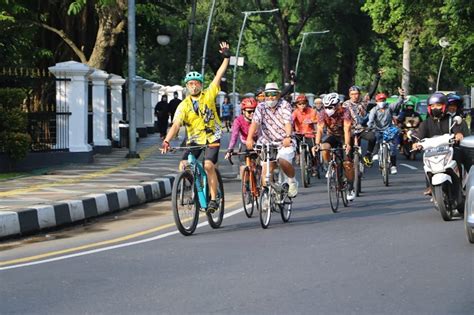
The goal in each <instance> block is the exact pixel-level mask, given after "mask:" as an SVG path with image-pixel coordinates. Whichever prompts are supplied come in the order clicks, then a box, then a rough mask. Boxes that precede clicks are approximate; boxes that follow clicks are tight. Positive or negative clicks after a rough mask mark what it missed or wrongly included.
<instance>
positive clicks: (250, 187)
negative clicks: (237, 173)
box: [229, 149, 262, 218]
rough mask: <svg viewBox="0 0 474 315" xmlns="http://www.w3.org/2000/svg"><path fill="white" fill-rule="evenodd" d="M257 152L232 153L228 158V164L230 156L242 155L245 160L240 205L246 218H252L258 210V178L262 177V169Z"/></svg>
mask: <svg viewBox="0 0 474 315" xmlns="http://www.w3.org/2000/svg"><path fill="white" fill-rule="evenodd" d="M258 154H259V150H258V149H256V150H252V151H244V152H239V153H232V154H231V157H230V158H229V162H230V164H232V165H233V164H234V163H233V162H232V155H243V156H244V158H245V167H244V169H243V170H242V176H241V178H242V189H241V193H242V204H243V207H244V212H245V215H246V216H247V217H248V218H251V217H252V214H253V211H254V209H255V207H257V208H258V199H259V196H260V190H261V189H260V178H261V175H262V167H261V166H260V162H259V157H258Z"/></svg>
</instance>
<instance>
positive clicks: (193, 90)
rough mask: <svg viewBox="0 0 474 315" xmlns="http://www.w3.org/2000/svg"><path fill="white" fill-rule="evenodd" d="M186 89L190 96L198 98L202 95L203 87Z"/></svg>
mask: <svg viewBox="0 0 474 315" xmlns="http://www.w3.org/2000/svg"><path fill="white" fill-rule="evenodd" d="M186 89H187V90H188V92H189V94H191V95H192V96H196V95H198V94H199V93H201V91H202V86H196V85H193V86H188V87H186Z"/></svg>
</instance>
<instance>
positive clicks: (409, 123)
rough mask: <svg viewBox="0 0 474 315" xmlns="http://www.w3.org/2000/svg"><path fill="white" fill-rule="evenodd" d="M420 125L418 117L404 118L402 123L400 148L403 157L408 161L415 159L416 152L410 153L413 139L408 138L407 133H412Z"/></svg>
mask: <svg viewBox="0 0 474 315" xmlns="http://www.w3.org/2000/svg"><path fill="white" fill-rule="evenodd" d="M419 125H420V118H418V117H406V118H405V120H404V121H403V123H402V124H401V129H402V132H401V141H400V147H401V151H402V153H403V155H405V157H406V158H407V159H408V160H415V159H416V153H417V152H416V151H412V150H411V147H412V145H413V139H412V138H411V137H409V136H408V134H409V133H413V132H414V131H415V130H416V129H417V128H418V126H419Z"/></svg>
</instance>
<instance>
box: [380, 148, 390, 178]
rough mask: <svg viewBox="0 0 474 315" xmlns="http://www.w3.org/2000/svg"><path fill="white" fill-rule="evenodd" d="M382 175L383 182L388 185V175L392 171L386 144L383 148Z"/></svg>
mask: <svg viewBox="0 0 474 315" xmlns="http://www.w3.org/2000/svg"><path fill="white" fill-rule="evenodd" d="M382 157H383V160H382V163H383V165H382V177H383V183H384V184H385V186H388V176H389V172H390V161H389V155H388V148H387V146H386V145H384V146H383V149H382Z"/></svg>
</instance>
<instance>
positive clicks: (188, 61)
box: [184, 0, 196, 73]
mask: <svg viewBox="0 0 474 315" xmlns="http://www.w3.org/2000/svg"><path fill="white" fill-rule="evenodd" d="M195 24H196V0H193V2H192V5H191V21H190V23H189V27H188V50H187V54H186V67H185V69H184V71H185V72H186V73H189V72H190V71H191V57H192V56H191V52H192V44H193V43H192V41H193V34H194V25H195Z"/></svg>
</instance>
